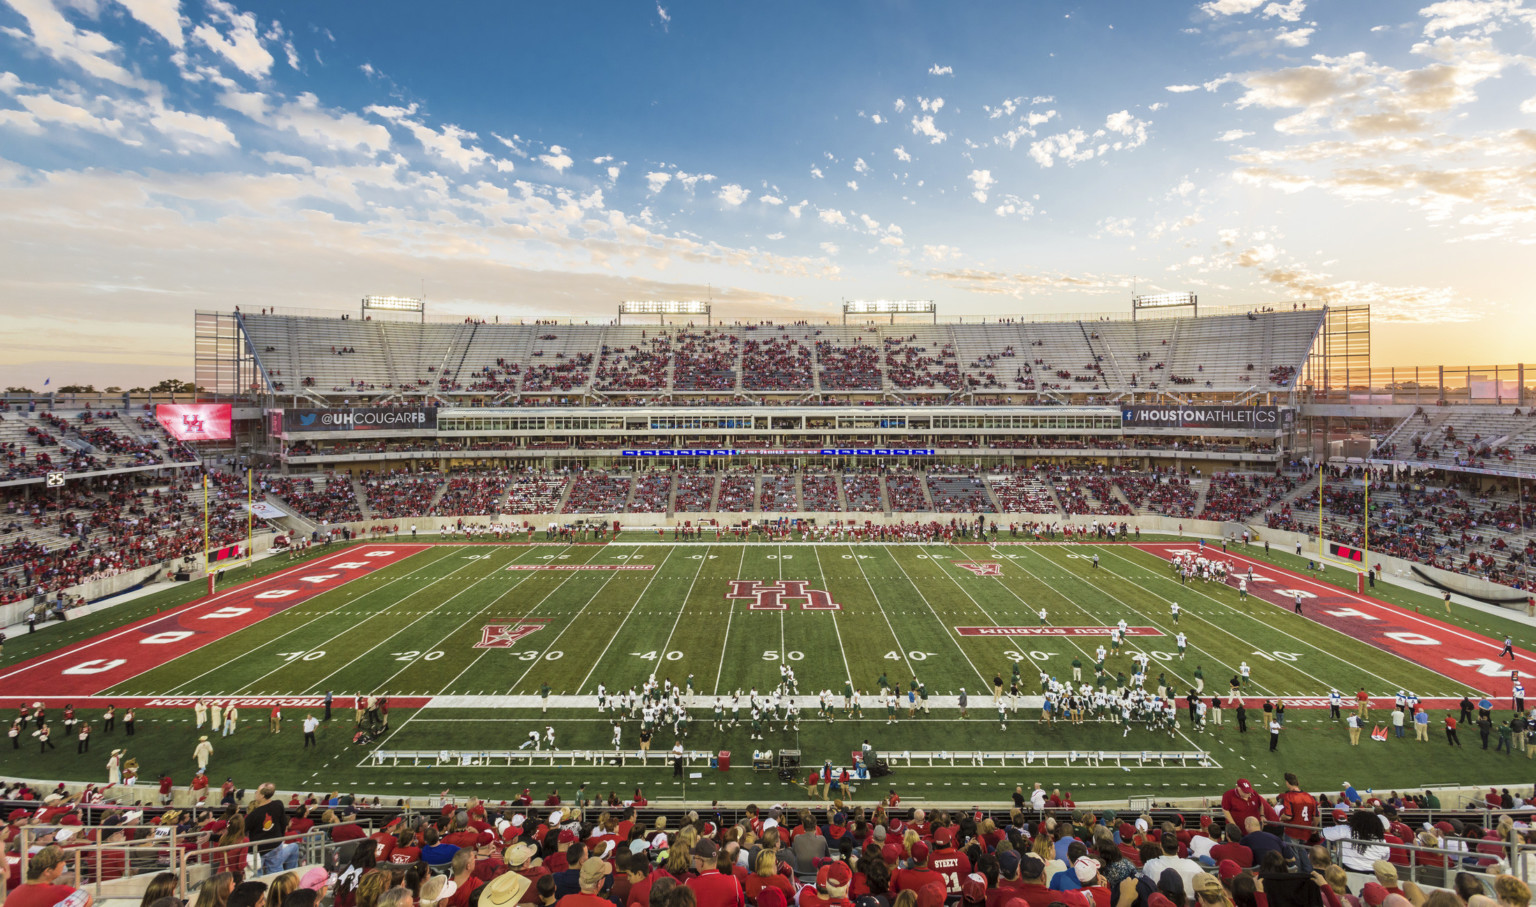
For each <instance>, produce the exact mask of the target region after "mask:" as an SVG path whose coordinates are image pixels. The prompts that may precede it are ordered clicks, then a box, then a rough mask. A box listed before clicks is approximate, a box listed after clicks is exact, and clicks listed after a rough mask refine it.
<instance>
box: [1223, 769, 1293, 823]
mask: <svg viewBox="0 0 1536 907" xmlns="http://www.w3.org/2000/svg"><path fill="white" fill-rule="evenodd" d="M1221 809H1222V812H1224V813H1226V816H1227V824H1228V825H1232V824H1236V825H1237V827H1238V828H1246V827H1247V826H1248V819H1249V818H1250V817H1252V818H1255V819H1258V820H1259V821H1260V822H1265V821H1270V822H1273V821H1275V820H1276V819H1278V818H1279V817H1278V816H1276V815H1275V811H1274V809H1273V808H1272V807H1271V806H1270V805H1269V802H1268V801H1267V800H1265V799H1264V798H1263V797H1261V796H1259V795H1258V794H1256V793H1254V790H1253V785H1252V784H1249V783H1248V779H1247V778H1239V779H1237V786H1236V787H1234V788H1232V789H1231V790H1229V791H1227V792H1226V793H1224V794H1222V795H1221Z"/></svg>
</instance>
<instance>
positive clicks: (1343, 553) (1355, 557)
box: [1328, 542, 1365, 564]
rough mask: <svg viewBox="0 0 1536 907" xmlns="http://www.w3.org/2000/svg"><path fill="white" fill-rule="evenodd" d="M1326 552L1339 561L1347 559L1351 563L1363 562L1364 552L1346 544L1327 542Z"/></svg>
mask: <svg viewBox="0 0 1536 907" xmlns="http://www.w3.org/2000/svg"><path fill="white" fill-rule="evenodd" d="M1328 553H1329V554H1330V555H1332V556H1334V557H1336V558H1338V559H1339V560H1341V561H1349V562H1350V563H1352V564H1364V563H1365V552H1364V551H1362V550H1360V549H1359V548H1351V547H1349V546H1348V545H1340V544H1339V543H1338V542H1329V543H1328Z"/></svg>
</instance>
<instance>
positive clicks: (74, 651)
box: [0, 545, 431, 680]
mask: <svg viewBox="0 0 1536 907" xmlns="http://www.w3.org/2000/svg"><path fill="white" fill-rule="evenodd" d="M364 547H371V546H368V545H354V546H353V547H351V548H348V549H347V550H346V551H338V552H336V553H335V554H333V555H331V556H330V557H323V558H320V559H318V560H313V561H310V562H308V563H305V564H301V565H300V566H298V567H294V568H293V569H292V570H284V571H283V572H281V573H274V574H272V575H271V576H266V577H262V578H261V579H258V580H252V581H250V582H246V583H241V584H240V585H238V586H236V587H234V588H233V589H229V590H227V591H224V592H220V593H219V594H217V595H215V596H213V597H212V598H210V599H207V600H205V601H201V602H196V603H194V604H191V605H183V606H181V607H180V608H179V609H172V610H170V611H166V612H164V613H162V614H157V615H155V617H154V618H145V619H144V620H136V621H133V622H132V623H130V624H129V625H128V626H127V627H125V628H124V629H122V630H119V631H118V632H116V633H113V634H112V635H111V636H106V637H103V638H101V639H98V640H95V641H94V642H91V643H88V644H86V645H83V646H77V647H72V648H67V649H65V650H63V651H60V652H59V653H58V654H56V655H53V656H51V657H49V658H45V659H43V660H42V661H36V662H27V663H25V664H24V665H23V666H22V667H18V668H17V669H16V670H14V671H11V672H10V673H9V674H0V680H4V679H5V678H7V677H10V676H12V675H15V674H19V673H21V672H22V671H29V670H31V669H33V668H36V667H38V666H40V665H45V664H48V663H49V662H53V661H58V660H59V659H60V658H73V657H75V656H78V655H79V654H80V653H81V652H84V651H86V650H88V649H90V648H92V647H94V646H99V645H101V644H102V643H106V642H111V641H112V640H114V639H117V638H118V637H119V636H125V635H127V634H129V633H132V632H134V631H135V628H136V625H138V624H140V623H143V622H144V621H145V620H150V619H154V620H158V619H161V618H164V617H170V616H173V615H179V614H187V613H190V612H192V611H196V610H198V609H199V608H203V607H206V606H208V605H211V604H213V603H214V602H216V601H219V600H220V599H223V598H224V597H225V596H228V595H234V594H235V593H237V592H242V593H243V592H244V591H245V590H247V589H251V588H254V587H256V586H264V585H266V584H267V583H270V582H272V581H273V580H279V579H282V578H283V577H285V576H288V575H289V574H293V573H301V572H303V571H305V570H313V569H314V568H316V567H318V566H320V565H321V564H324V563H325V562H326V561H329V560H332V559H334V558H338V557H344V556H347V555H349V554H351V555H352V556H354V557H355V556H356V555H355V554H353V552H355V551H356V550H357V549H358V548H364ZM412 547H415V548H420V549H422V550H426V549H427V548H429V547H431V546H429V545H413V546H412ZM416 553H418V552H412V554H416ZM409 556H410V555H407V557H409ZM397 563H399V562H398V561H397ZM389 566H391V567H392V566H394V564H390V565H389ZM363 575H364V576H367V575H368V574H363ZM358 578H359V579H361V578H362V577H358ZM338 588H339V587H338Z"/></svg>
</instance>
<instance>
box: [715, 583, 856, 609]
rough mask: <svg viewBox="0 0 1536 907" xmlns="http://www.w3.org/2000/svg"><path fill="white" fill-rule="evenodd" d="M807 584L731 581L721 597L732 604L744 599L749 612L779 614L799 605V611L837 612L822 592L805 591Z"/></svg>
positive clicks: (834, 604) (820, 590)
mask: <svg viewBox="0 0 1536 907" xmlns="http://www.w3.org/2000/svg"><path fill="white" fill-rule="evenodd" d="M809 585H810V583H809V582H808V581H806V580H803V579H781V580H779V581H778V582H776V583H761V582H758V581H757V580H755V579H735V580H731V591H729V592H727V593H725V597H726V598H727V599H730V600H732V601H739V600H742V599H747V600H749V601H751V602H752V604H750V605H748V606H747V608H748V610H751V611H783V610H785V609H787V608H788V607H789V604H788V602H790V601H796V600H798V601H800V602H801V605H800V610H802V611H841V610H842V608H843V606H842V605H839V604H838V603H837V602H835V601H833V600H832V596H831V595H828V594H827V592H826V591H825V590H823V589H810V588H807V587H808V586H809Z"/></svg>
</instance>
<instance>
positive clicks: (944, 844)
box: [928, 825, 971, 891]
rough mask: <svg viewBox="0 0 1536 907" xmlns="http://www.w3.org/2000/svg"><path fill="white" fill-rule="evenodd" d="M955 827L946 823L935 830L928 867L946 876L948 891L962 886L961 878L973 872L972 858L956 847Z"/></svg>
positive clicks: (945, 884)
mask: <svg viewBox="0 0 1536 907" xmlns="http://www.w3.org/2000/svg"><path fill="white" fill-rule="evenodd" d="M955 837H956V832H955V827H954V826H953V825H945V826H943V827H942V828H936V829H934V831H933V846H934V851H933V853H931V854H929V855H928V868H929V869H932V870H933V871H934V872H937V873H938V874H939V875H941V876H943V877H944V888H945V890H946V891H954V890H955V889H957V888H959V887H960V880H961V879H964V878H965V877H966V876H968V875H970V874H971V858H970V857H968V856H966V855H965V854H963V853H961V852H960V851H958V850H956V849H955Z"/></svg>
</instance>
